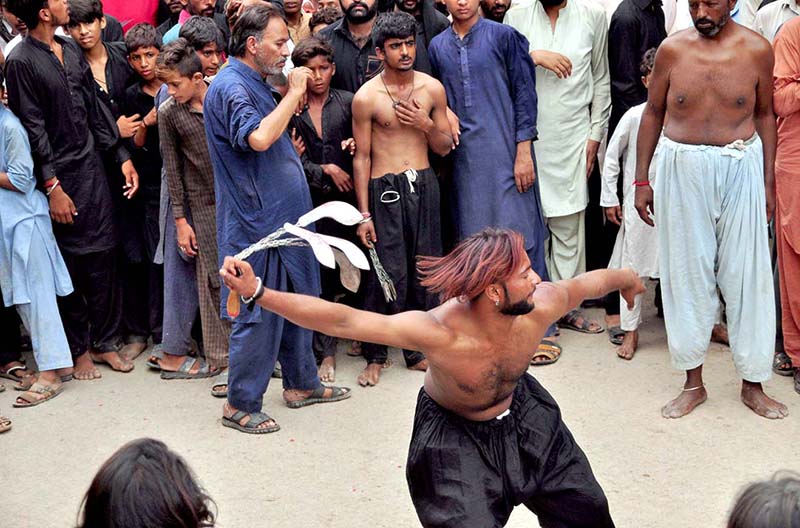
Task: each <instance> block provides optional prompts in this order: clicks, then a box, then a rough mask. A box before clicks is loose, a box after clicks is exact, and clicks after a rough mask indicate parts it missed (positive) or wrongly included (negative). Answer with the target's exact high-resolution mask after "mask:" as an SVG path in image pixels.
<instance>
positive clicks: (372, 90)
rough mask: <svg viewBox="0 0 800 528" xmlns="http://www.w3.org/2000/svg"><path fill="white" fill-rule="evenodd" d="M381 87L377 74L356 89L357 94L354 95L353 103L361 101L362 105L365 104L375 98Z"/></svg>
mask: <svg viewBox="0 0 800 528" xmlns="http://www.w3.org/2000/svg"><path fill="white" fill-rule="evenodd" d="M379 88H380V85H379V79H378V77H377V76H375V77H373V78H372V79H370V80H368V81H367V82H365V83H364V84H362V85H361V88H359V89H358V90H357V91H356V93H355V95H353V104H357V103H360V104H361V105H364V104H365V103H368V102H370V101H372V100H374V97H375V94H376V93H377V92H378V89H379Z"/></svg>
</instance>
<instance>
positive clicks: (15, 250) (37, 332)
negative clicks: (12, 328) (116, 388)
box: [0, 73, 72, 407]
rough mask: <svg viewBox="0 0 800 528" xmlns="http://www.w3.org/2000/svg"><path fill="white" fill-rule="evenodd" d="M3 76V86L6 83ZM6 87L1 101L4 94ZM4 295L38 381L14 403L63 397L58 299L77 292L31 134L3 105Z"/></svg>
mask: <svg viewBox="0 0 800 528" xmlns="http://www.w3.org/2000/svg"><path fill="white" fill-rule="evenodd" d="M3 80H4V79H3V75H2V73H0V86H2V84H3ZM2 92H3V89H2V88H0V98H2V95H3V93H2ZM0 290H1V291H2V294H1V295H2V300H3V303H4V305H5V306H7V307H10V306H15V307H16V308H17V312H19V315H20V317H21V318H22V322H23V323H24V324H25V328H27V329H28V332H30V335H31V342H32V344H33V356H34V358H35V359H36V363H37V366H38V367H39V370H40V372H39V374H38V379H37V380H36V382H35V383H33V385H32V386H31V387H30V388H29V389H28V390H27V391H25V392H23V393H22V395H20V396H19V397H18V398H17V399H16V401H15V402H14V407H31V406H34V405H38V404H40V403H42V402H44V401H47V400H49V399H50V398H53V397H55V396H57V395H58V394H59V393H60V392H61V390H62V388H63V387H62V384H61V379H62V377H63V379H64V380H66V379H68V378H67V376H69V377H71V372H72V355H71V354H70V349H69V344H68V343H67V336H66V334H65V333H64V326H63V325H62V324H61V316H60V315H59V312H58V304H57V303H56V296H57V295H60V296H64V295H68V294H70V293H72V281H71V280H70V277H69V272H68V271H67V267H66V264H64V259H63V258H62V257H61V253H60V252H59V250H58V246H57V245H56V239H55V237H54V236H53V228H52V226H51V224H50V208H49V206H48V204H47V198H45V196H44V194H42V192H41V191H39V190H37V189H36V178H35V177H34V175H33V158H32V157H31V147H30V144H29V143H28V135H27V133H26V132H25V129H24V128H23V127H22V124H21V123H20V122H19V119H17V118H16V117H15V116H14V114H12V113H11V111H10V110H7V109H6V108H5V107H4V106H2V105H0Z"/></svg>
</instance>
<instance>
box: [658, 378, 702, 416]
mask: <svg viewBox="0 0 800 528" xmlns="http://www.w3.org/2000/svg"><path fill="white" fill-rule="evenodd" d="M707 399H708V393H707V392H706V388H705V387H704V386H703V385H700V386H699V387H698V388H696V389H693V388H691V387H687V388H684V389H683V391H682V392H681V393H680V395H678V397H677V398H675V399H674V400H672V401H671V402H669V403H668V404H666V405H665V406H664V407H662V408H661V416H663V417H664V418H680V417H681V416H686V415H687V414H689V413H690V412H692V411H693V410H694V408H695V407H697V406H698V405H700V404H701V403H703V402H704V401H706V400H707Z"/></svg>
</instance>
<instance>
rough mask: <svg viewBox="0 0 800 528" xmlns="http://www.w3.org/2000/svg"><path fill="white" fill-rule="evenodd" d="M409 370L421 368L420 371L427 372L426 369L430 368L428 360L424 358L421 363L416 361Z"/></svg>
mask: <svg viewBox="0 0 800 528" xmlns="http://www.w3.org/2000/svg"><path fill="white" fill-rule="evenodd" d="M408 370H419V371H420V372H425V371H426V370H428V360H427V359H423V360H422V361H420V362H419V363H414V364H413V365H411V366H410V367H408Z"/></svg>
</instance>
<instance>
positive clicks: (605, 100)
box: [504, 0, 611, 218]
mask: <svg viewBox="0 0 800 528" xmlns="http://www.w3.org/2000/svg"><path fill="white" fill-rule="evenodd" d="M504 22H505V23H506V24H508V25H510V26H512V27H514V28H515V29H517V31H519V32H520V33H522V34H523V35H525V37H526V38H527V39H528V40H529V42H530V49H531V51H532V50H547V51H553V52H556V53H560V54H562V55H564V56H566V57H567V58H569V60H570V61H571V62H572V75H570V76H569V77H567V78H566V79H559V78H558V77H557V76H556V74H555V73H553V72H551V71H550V70H547V69H545V68H542V67H541V66H538V67H537V68H536V94H537V97H538V100H539V103H538V116H537V128H538V132H539V139H538V140H537V141H536V143H535V146H536V161H537V168H538V174H537V176H538V180H539V185H540V189H541V194H542V209H543V212H544V216H545V217H548V218H549V217H555V216H567V215H571V214H575V213H577V212H580V211H583V210H584V209H586V204H587V203H588V202H589V195H588V190H587V186H586V142H587V141H588V140H589V139H593V140H595V141H600V140H601V139H602V138H603V132H604V129H605V127H606V126H607V124H608V117H609V115H610V113H611V85H610V75H609V71H608V25H607V23H606V15H605V13H604V12H603V10H602V8H600V7H599V6H598V5H596V4H593V3H588V2H587V1H586V0H568V1H567V5H566V6H564V8H562V9H561V10H560V11H559V12H558V19H557V21H556V25H555V31H554V30H553V29H552V28H551V26H550V19H549V18H548V17H547V13H545V10H544V7H542V4H541V2H538V1H536V2H531V3H529V4H525V5H517V6H513V7H512V8H511V9H509V11H508V13H506V17H505V20H504Z"/></svg>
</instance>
